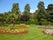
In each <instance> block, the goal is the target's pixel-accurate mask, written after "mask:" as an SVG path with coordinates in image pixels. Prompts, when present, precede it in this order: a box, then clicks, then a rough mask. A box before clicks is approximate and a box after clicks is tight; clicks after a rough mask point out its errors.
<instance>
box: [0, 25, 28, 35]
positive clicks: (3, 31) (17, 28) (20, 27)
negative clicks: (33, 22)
mask: <svg viewBox="0 0 53 40" xmlns="http://www.w3.org/2000/svg"><path fill="white" fill-rule="evenodd" d="M12 28H13V29H12ZM12 28H11V27H6V28H2V27H1V28H0V34H24V33H28V30H27V29H25V28H27V26H26V25H18V26H15V27H12Z"/></svg>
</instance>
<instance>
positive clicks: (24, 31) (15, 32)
mask: <svg viewBox="0 0 53 40" xmlns="http://www.w3.org/2000/svg"><path fill="white" fill-rule="evenodd" d="M24 33H28V30H22V31H14V30H13V31H12V30H11V31H8V30H7V31H5V30H3V29H0V34H24Z"/></svg>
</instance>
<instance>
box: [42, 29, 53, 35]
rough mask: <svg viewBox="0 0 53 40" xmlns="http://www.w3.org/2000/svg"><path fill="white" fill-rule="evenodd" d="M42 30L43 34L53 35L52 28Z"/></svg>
mask: <svg viewBox="0 0 53 40" xmlns="http://www.w3.org/2000/svg"><path fill="white" fill-rule="evenodd" d="M42 32H43V33H44V34H47V35H51V36H53V30H52V29H47V30H43V31H42Z"/></svg>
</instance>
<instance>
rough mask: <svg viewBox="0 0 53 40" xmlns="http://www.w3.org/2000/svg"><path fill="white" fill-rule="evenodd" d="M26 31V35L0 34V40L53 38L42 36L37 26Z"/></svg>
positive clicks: (50, 39) (51, 37)
mask: <svg viewBox="0 0 53 40" xmlns="http://www.w3.org/2000/svg"><path fill="white" fill-rule="evenodd" d="M28 30H29V33H27V34H0V40H53V36H48V35H44V34H43V33H42V32H41V30H42V29H40V28H38V27H37V26H35V27H30V28H28Z"/></svg>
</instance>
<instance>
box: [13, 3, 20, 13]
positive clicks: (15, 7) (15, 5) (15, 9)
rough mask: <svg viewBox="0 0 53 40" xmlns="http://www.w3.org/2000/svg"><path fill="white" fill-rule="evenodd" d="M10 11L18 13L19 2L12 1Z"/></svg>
mask: <svg viewBox="0 0 53 40" xmlns="http://www.w3.org/2000/svg"><path fill="white" fill-rule="evenodd" d="M12 12H13V13H15V14H19V13H20V9H19V4H18V3H14V4H13V7H12Z"/></svg>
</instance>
